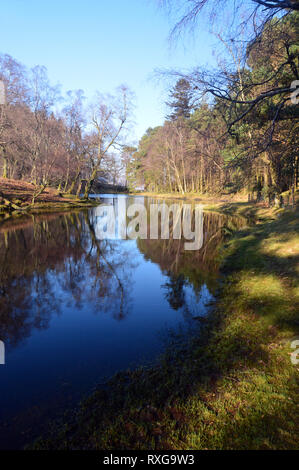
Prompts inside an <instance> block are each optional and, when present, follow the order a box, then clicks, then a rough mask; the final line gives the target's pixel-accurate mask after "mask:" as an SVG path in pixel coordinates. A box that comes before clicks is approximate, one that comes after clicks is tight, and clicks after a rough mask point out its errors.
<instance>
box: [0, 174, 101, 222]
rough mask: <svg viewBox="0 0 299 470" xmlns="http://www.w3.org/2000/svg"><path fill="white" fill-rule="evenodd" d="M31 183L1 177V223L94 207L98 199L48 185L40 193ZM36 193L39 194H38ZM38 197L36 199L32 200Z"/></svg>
mask: <svg viewBox="0 0 299 470" xmlns="http://www.w3.org/2000/svg"><path fill="white" fill-rule="evenodd" d="M36 191H37V190H36V187H35V186H34V185H32V184H30V183H26V182H24V181H19V180H9V179H4V178H0V224H2V223H3V222H4V221H7V220H10V219H11V218H17V217H22V216H30V215H32V214H42V213H45V212H60V211H67V210H71V209H82V208H84V207H86V208H88V207H94V206H97V205H98V201H95V200H92V199H88V200H85V199H80V198H78V197H77V196H75V195H72V194H67V193H62V192H59V191H57V190H55V189H53V188H48V187H46V188H45V189H44V190H43V191H42V192H41V193H40V194H38V193H37V192H36ZM36 194H38V195H37V196H36ZM35 197H36V201H34V202H32V201H33V200H34V198H35Z"/></svg>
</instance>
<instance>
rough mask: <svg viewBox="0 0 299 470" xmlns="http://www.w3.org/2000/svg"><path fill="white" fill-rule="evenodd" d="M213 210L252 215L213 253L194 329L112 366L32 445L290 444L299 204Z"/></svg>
mask: <svg viewBox="0 0 299 470" xmlns="http://www.w3.org/2000/svg"><path fill="white" fill-rule="evenodd" d="M211 209H212V207H211ZM219 209H220V207H219V206H217V207H216V209H215V210H219ZM222 210H224V211H226V212H229V213H239V214H243V215H248V214H251V215H255V216H256V217H257V220H258V223H257V224H256V225H255V226H254V227H250V228H247V229H243V230H240V231H238V232H236V233H234V234H233V236H232V237H231V238H230V239H229V240H228V241H227V244H226V245H225V246H224V247H222V249H221V252H220V253H219V254H218V256H219V257H220V259H221V260H222V261H221V262H222V274H223V275H222V287H221V290H220V293H219V297H218V299H217V303H216V307H215V309H214V310H213V312H212V313H211V314H210V315H209V317H208V318H206V319H205V321H202V322H201V325H200V328H199V326H198V321H194V324H195V326H194V330H195V333H196V334H195V335H193V336H192V337H191V336H190V337H189V338H185V339H184V342H183V344H181V343H180V344H179V345H177V346H176V347H172V348H170V349H169V350H168V351H166V352H165V354H164V355H163V357H162V358H161V360H160V363H159V365H157V366H155V367H152V368H146V369H144V368H141V369H138V370H135V371H131V372H130V371H128V372H125V373H120V374H118V375H117V376H116V377H114V378H113V380H112V381H111V382H110V383H109V384H108V385H107V387H105V388H104V389H103V390H99V391H97V392H95V393H94V394H93V395H92V396H91V397H90V398H89V399H88V400H86V401H85V402H84V403H82V405H81V407H80V409H79V410H78V411H77V412H74V414H73V416H72V417H71V418H70V419H67V420H66V422H65V423H63V424H62V425H61V427H60V428H59V430H57V429H56V428H55V431H54V433H53V436H50V437H49V438H48V439H45V438H44V439H43V440H39V441H38V442H37V443H36V444H35V446H34V447H35V448H37V449H45V448H46V449H48V448H50V449H61V448H69V449H108V450H109V449H161V450H166V449H294V448H297V447H298V428H297V429H296V422H297V423H298V407H297V404H296V392H297V388H296V380H297V379H298V367H299V366H298V365H294V364H292V362H291V359H290V354H291V353H292V352H293V350H292V349H291V345H290V341H291V340H292V339H293V338H294V336H295V335H296V334H298V323H299V322H298V311H299V285H298V274H299V267H298V261H299V235H298V234H299V221H298V210H285V211H282V210H278V211H277V210H276V211H275V210H273V209H261V208H258V207H257V206H251V205H248V204H239V205H226V206H223V207H222ZM296 314H297V317H296ZM197 328H199V329H200V334H198V333H197V330H196V329H197Z"/></svg>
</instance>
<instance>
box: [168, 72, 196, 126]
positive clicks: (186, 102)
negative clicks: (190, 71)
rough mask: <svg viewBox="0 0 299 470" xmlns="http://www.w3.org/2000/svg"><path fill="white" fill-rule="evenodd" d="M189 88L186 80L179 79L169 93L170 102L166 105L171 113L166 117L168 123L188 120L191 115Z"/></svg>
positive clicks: (190, 93)
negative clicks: (181, 119) (183, 119)
mask: <svg viewBox="0 0 299 470" xmlns="http://www.w3.org/2000/svg"><path fill="white" fill-rule="evenodd" d="M191 97H192V92H191V86H190V83H189V82H188V80H186V79H184V78H181V79H180V80H178V81H177V82H176V84H175V86H174V87H173V88H172V89H171V91H170V101H168V102H167V103H166V104H167V106H168V107H169V108H170V109H171V111H172V112H171V113H170V114H169V115H168V116H167V117H166V119H168V120H170V121H176V120H177V119H179V118H187V119H188V118H189V117H190V114H191Z"/></svg>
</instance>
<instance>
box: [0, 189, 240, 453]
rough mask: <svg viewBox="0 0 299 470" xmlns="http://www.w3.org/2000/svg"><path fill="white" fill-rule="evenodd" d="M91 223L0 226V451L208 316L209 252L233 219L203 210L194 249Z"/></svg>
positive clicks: (51, 219)
mask: <svg viewBox="0 0 299 470" xmlns="http://www.w3.org/2000/svg"><path fill="white" fill-rule="evenodd" d="M103 197H104V196H103ZM117 197H125V196H111V195H109V196H106V197H105V201H106V203H109V204H112V205H113V204H114V205H115V204H116V200H117ZM133 199H135V202H136V201H137V199H138V202H141V201H143V199H141V198H130V200H133ZM126 202H127V203H128V202H129V198H127V201H126ZM149 202H151V201H150V200H146V203H147V204H148V203H149ZM98 223H99V218H98V216H97V208H92V209H90V210H88V211H87V210H86V211H77V212H70V213H61V214H57V213H55V214H45V215H42V216H35V217H28V218H24V219H16V220H13V221H10V222H6V223H5V224H4V223H3V224H2V225H0V340H2V341H3V342H4V343H5V348H6V358H5V359H6V364H5V365H0V447H2V448H5V447H6V448H8V447H12V448H15V447H19V446H22V445H24V443H26V442H27V441H29V442H30V441H31V440H32V438H33V437H35V436H36V435H38V434H39V433H40V432H42V430H43V429H44V428H43V426H45V423H47V421H48V419H49V417H56V416H57V415H58V414H59V413H60V412H61V410H62V409H64V408H67V407H68V406H71V405H72V404H74V403H77V402H78V400H79V399H80V398H82V397H83V396H84V395H85V394H88V393H90V392H91V391H92V389H93V388H94V387H95V386H96V385H97V384H99V383H103V382H104V381H105V380H106V379H107V378H108V377H110V376H111V375H113V374H114V373H115V372H117V371H119V370H121V369H125V368H128V367H135V366H136V365H139V364H146V363H148V362H150V361H154V360H155V359H156V358H157V357H158V355H159V353H160V352H161V351H162V350H163V347H165V340H166V338H167V335H168V332H169V330H173V329H174V330H175V329H178V328H190V327H191V328H192V327H193V325H194V324H195V323H194V322H195V320H194V317H196V316H199V315H206V314H207V312H208V308H209V307H208V304H209V303H210V302H211V300H212V299H213V295H214V294H215V291H216V289H217V278H218V263H217V260H216V259H215V254H216V249H217V247H218V246H219V244H221V243H222V241H223V237H224V232H225V228H226V227H230V228H233V227H236V226H237V225H238V224H240V220H239V219H236V218H228V217H226V216H222V215H216V214H211V213H205V214H204V245H203V247H202V248H201V249H200V250H199V251H197V252H186V251H184V249H183V245H184V241H183V240H136V241H135V240H134V241H132V240H99V239H98V238H97V224H98Z"/></svg>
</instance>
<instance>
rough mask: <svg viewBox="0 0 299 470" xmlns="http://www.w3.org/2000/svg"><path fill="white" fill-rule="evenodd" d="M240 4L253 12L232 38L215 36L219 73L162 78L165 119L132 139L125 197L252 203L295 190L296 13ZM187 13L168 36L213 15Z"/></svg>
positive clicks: (194, 5) (198, 4)
mask: <svg viewBox="0 0 299 470" xmlns="http://www.w3.org/2000/svg"><path fill="white" fill-rule="evenodd" d="M169 3H183V2H169ZM221 3H222V4H223V6H224V5H226V2H221ZM237 3H242V2H237ZM247 3H248V2H247ZM249 3H250V4H251V5H252V6H253V8H254V11H251V12H250V15H249V19H248V21H247V23H246V24H245V21H242V22H241V20H240V18H241V16H240V11H236V12H235V16H236V18H235V20H236V21H237V22H238V25H237V30H236V29H235V30H234V31H232V30H230V31H229V32H227V33H226V34H225V35H222V34H220V33H219V32H217V34H216V36H217V39H218V40H219V43H220V45H221V46H222V47H223V50H224V51H225V58H224V55H223V56H221V57H220V58H219V61H218V62H219V68H217V69H216V70H214V71H211V70H203V69H199V68H197V69H195V70H193V71H191V72H190V73H188V74H183V73H179V72H176V71H171V72H169V73H168V74H167V73H166V74H167V75H168V76H169V75H170V76H171V77H173V78H176V83H175V85H174V86H172V88H171V89H170V92H169V100H168V102H167V105H168V108H169V115H168V116H167V117H166V120H165V123H164V125H162V126H158V127H154V128H150V129H148V130H147V132H146V133H145V135H144V136H143V137H142V139H141V141H140V143H139V147H138V150H137V152H135V153H134V154H133V158H132V160H131V161H130V164H129V167H128V172H127V179H128V181H129V185H130V187H132V188H138V187H140V186H144V187H145V189H146V190H148V191H152V192H180V193H182V194H184V193H190V192H196V193H201V194H203V193H209V194H215V193H216V194H217V193H223V192H224V193H236V192H239V191H244V192H248V194H249V195H250V196H249V197H251V196H252V197H254V198H255V199H257V200H260V199H268V198H269V200H273V199H274V197H275V195H279V194H281V193H283V192H284V191H289V190H291V191H290V193H292V192H293V190H294V189H295V188H296V187H297V184H298V106H297V103H298V99H297V98H296V97H297V95H298V92H296V86H298V84H299V82H298V79H299V68H298V58H299V45H298V27H299V21H298V20H299V13H298V3H297V2H279V1H275V2H274V1H271V2H259V1H251V2H249ZM188 5H189V7H188V8H189V9H188V10H187V11H186V12H185V15H184V16H183V17H182V19H181V20H180V21H179V22H178V23H177V25H176V26H175V28H174V31H173V34H176V35H178V34H180V31H181V29H182V28H186V27H187V26H188V25H189V26H190V23H192V25H193V26H194V21H195V20H196V18H197V16H198V15H199V16H200V15H201V13H202V10H203V8H204V7H207V6H209V7H210V8H211V11H210V13H214V14H216V13H215V11H216V9H217V2H213V1H211V2H208V1H196V0H194V1H191V2H188ZM218 6H219V5H218ZM259 6H264V8H263V11H262V12H260V11H259V8H258V7H259ZM286 7H287V9H285V8H286ZM296 10H297V11H296ZM259 14H260V16H259ZM238 15H239V16H238ZM200 18H201V16H200ZM233 32H234V33H235V35H234V36H233Z"/></svg>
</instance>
